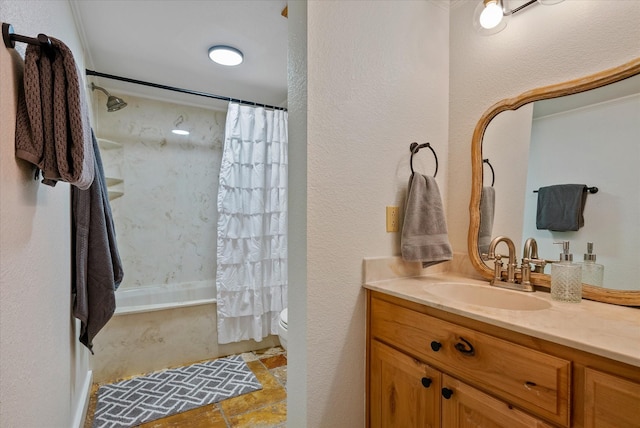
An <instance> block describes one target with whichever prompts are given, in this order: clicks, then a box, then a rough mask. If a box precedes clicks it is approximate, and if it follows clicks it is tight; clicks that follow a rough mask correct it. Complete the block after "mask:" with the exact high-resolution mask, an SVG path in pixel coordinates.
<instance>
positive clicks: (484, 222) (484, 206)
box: [478, 186, 496, 254]
mask: <svg viewBox="0 0 640 428" xmlns="http://www.w3.org/2000/svg"><path fill="white" fill-rule="evenodd" d="M495 208H496V190H495V189H494V188H493V187H490V186H485V187H483V188H482V194H481V196H480V230H479V231H478V251H479V252H480V254H486V253H488V252H489V244H491V234H492V233H493V218H494V215H495Z"/></svg>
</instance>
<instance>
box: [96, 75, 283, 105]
mask: <svg viewBox="0 0 640 428" xmlns="http://www.w3.org/2000/svg"><path fill="white" fill-rule="evenodd" d="M85 71H86V73H87V76H96V77H104V78H106V79H113V80H119V81H121V82H127V83H135V84H136V85H143V86H150V87H152V88H159V89H166V90H167V91H174V92H182V93H183V94H190V95H197V96H199V97H206V98H215V99H216V100H223V101H233V102H236V103H240V104H247V105H252V106H262V107H264V108H270V109H273V110H284V111H287V109H286V108H284V107H276V106H271V105H268V104H262V103H256V102H254V101H245V100H241V99H238V98H230V97H223V96H222V95H216V94H209V93H207V92H200V91H193V90H191V89H182V88H176V87H173V86H167V85H161V84H159V83H151V82H145V81H143V80H137V79H131V78H129V77H122V76H114V75H113V74H106V73H100V72H99V71H94V70H89V69H86V70H85Z"/></svg>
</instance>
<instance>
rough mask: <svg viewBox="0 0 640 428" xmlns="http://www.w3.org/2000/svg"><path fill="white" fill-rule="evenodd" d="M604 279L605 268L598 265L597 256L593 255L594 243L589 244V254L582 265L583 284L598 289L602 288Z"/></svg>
mask: <svg viewBox="0 0 640 428" xmlns="http://www.w3.org/2000/svg"><path fill="white" fill-rule="evenodd" d="M603 278H604V266H602V265H601V264H599V263H596V255H595V254H594V253H593V242H587V252H586V253H585V255H584V263H582V282H584V283H585V284H589V285H594V286H596V287H602V283H603Z"/></svg>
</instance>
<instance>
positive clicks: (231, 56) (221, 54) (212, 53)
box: [209, 45, 244, 66]
mask: <svg viewBox="0 0 640 428" xmlns="http://www.w3.org/2000/svg"><path fill="white" fill-rule="evenodd" d="M209 58H211V61H213V62H215V63H217V64H220V65H228V66H233V65H238V64H240V63H242V60H243V59H244V56H243V55H242V52H240V51H239V50H238V49H236V48H232V47H231V46H224V45H218V46H212V47H210V48H209Z"/></svg>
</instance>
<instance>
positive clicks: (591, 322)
mask: <svg viewBox="0 0 640 428" xmlns="http://www.w3.org/2000/svg"><path fill="white" fill-rule="evenodd" d="M364 287H365V288H366V289H367V292H366V294H367V426H369V427H403V428H407V427H447V428H451V427H469V426H474V427H505V428H512V427H543V426H544V427H546V426H558V427H604V426H607V427H616V428H623V427H640V310H639V309H635V308H629V307H622V306H615V305H608V304H604V303H599V302H591V301H586V300H584V301H582V302H581V303H578V304H575V303H562V302H555V301H552V300H551V299H550V297H549V294H548V293H545V292H536V293H523V292H519V291H510V290H502V289H496V288H495V287H491V286H489V283H488V282H486V281H480V280H474V279H468V278H465V277H456V276H452V275H449V274H447V273H440V274H435V275H426V276H420V277H412V278H396V279H388V280H384V281H372V282H367V283H366V284H365V285H364Z"/></svg>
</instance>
